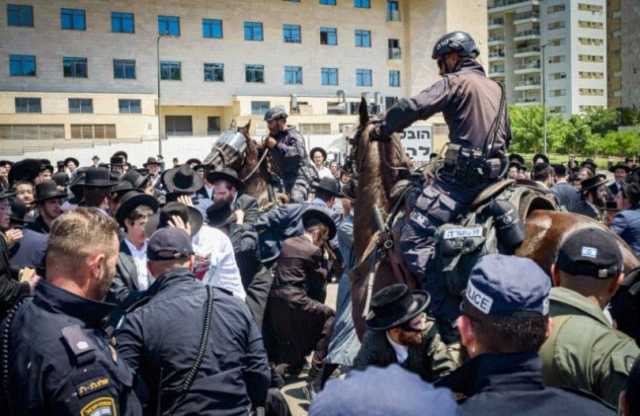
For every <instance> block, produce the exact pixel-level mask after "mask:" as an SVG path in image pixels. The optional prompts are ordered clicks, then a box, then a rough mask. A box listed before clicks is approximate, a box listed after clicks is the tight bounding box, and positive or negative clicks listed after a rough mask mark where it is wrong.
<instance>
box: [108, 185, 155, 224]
mask: <svg viewBox="0 0 640 416" xmlns="http://www.w3.org/2000/svg"><path fill="white" fill-rule="evenodd" d="M140 205H146V206H148V207H149V208H151V209H152V210H153V212H154V213H155V212H156V211H157V210H158V205H159V204H158V200H156V199H155V198H154V197H152V196H151V195H147V194H143V193H142V192H138V191H130V192H127V193H126V194H124V196H123V197H122V199H120V206H119V207H118V209H117V210H116V215H115V217H116V221H118V224H120V225H121V226H123V227H124V220H125V218H127V216H128V215H129V214H130V213H131V211H133V210H134V209H136V208H137V207H139V206H140Z"/></svg>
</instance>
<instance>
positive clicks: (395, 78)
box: [389, 70, 400, 87]
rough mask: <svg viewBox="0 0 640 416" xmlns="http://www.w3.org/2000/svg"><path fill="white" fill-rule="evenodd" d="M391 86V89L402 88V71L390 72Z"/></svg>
mask: <svg viewBox="0 0 640 416" xmlns="http://www.w3.org/2000/svg"><path fill="white" fill-rule="evenodd" d="M389 86H390V87H399V86H400V71H397V70H391V71H389Z"/></svg>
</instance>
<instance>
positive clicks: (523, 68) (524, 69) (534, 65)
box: [513, 61, 541, 74]
mask: <svg viewBox="0 0 640 416" xmlns="http://www.w3.org/2000/svg"><path fill="white" fill-rule="evenodd" d="M540 68H541V66H540V61H535V62H530V63H526V64H520V65H516V67H515V70H514V71H513V72H514V73H516V74H531V73H535V72H540Z"/></svg>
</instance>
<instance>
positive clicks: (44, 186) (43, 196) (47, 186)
mask: <svg viewBox="0 0 640 416" xmlns="http://www.w3.org/2000/svg"><path fill="white" fill-rule="evenodd" d="M66 197H67V193H66V192H64V191H60V190H59V189H58V184H57V183H56V182H55V181H53V180H47V181H43V182H41V183H39V184H37V185H36V202H37V203H40V202H44V201H47V200H49V199H59V198H66Z"/></svg>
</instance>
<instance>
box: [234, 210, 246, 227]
mask: <svg viewBox="0 0 640 416" xmlns="http://www.w3.org/2000/svg"><path fill="white" fill-rule="evenodd" d="M234 214H235V215H236V224H238V225H242V224H244V211H243V210H241V209H237V210H236V211H235V212H234Z"/></svg>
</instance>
